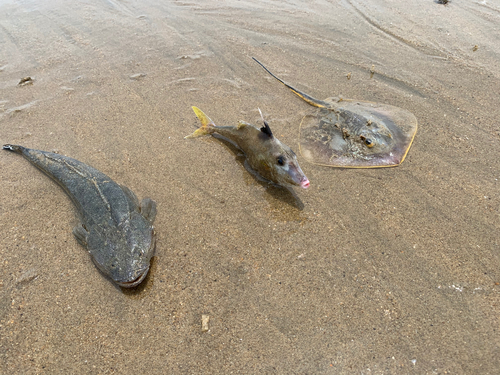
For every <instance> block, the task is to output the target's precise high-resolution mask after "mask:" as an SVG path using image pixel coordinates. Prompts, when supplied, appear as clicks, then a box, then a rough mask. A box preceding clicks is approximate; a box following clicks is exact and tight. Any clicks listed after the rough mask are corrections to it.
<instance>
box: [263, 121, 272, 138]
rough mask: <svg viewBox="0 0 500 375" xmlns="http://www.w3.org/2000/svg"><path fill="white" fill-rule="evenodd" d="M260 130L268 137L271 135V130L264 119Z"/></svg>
mask: <svg viewBox="0 0 500 375" xmlns="http://www.w3.org/2000/svg"><path fill="white" fill-rule="evenodd" d="M260 131H261V132H262V133H264V134H265V135H267V136H268V137H269V138H272V137H273V132H272V131H271V128H270V127H269V124H268V123H267V121H264V126H263V127H262V128H260Z"/></svg>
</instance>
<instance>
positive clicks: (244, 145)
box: [186, 107, 309, 189]
mask: <svg viewBox="0 0 500 375" xmlns="http://www.w3.org/2000/svg"><path fill="white" fill-rule="evenodd" d="M193 110H194V112H195V113H196V115H197V116H198V118H199V119H200V121H201V124H202V126H201V127H200V128H199V129H198V130H196V131H195V132H194V133H193V134H191V135H189V136H187V137H186V138H196V137H201V136H203V135H207V134H213V133H217V134H219V135H221V136H223V137H225V138H227V139H229V140H230V141H232V142H233V143H235V144H236V145H237V146H238V147H239V148H240V149H241V150H242V151H243V152H244V153H245V156H246V160H247V162H248V164H249V166H250V167H251V168H252V169H253V170H254V171H255V172H257V173H258V174H259V175H260V176H262V177H264V178H265V179H267V180H269V181H272V182H274V183H276V184H278V185H282V186H300V187H302V188H304V189H307V188H308V187H309V180H308V179H307V177H306V176H305V175H304V172H302V169H301V168H300V166H299V163H298V161H297V156H296V155H295V153H294V152H293V151H292V149H291V148H290V147H288V146H287V145H285V144H283V143H281V142H280V141H279V139H277V138H276V137H275V136H274V135H273V133H272V131H271V129H270V127H269V125H268V124H267V122H266V121H264V126H263V127H261V128H258V127H256V126H254V125H252V124H249V123H247V122H244V121H240V122H239V123H238V125H236V126H217V125H215V124H214V122H213V121H212V120H210V118H209V117H208V116H207V115H205V114H204V113H203V112H202V111H201V110H200V109H199V108H197V107H193Z"/></svg>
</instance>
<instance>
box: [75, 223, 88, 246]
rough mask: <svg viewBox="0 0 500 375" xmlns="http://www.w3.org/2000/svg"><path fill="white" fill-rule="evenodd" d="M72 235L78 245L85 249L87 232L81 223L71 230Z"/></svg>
mask: <svg viewBox="0 0 500 375" xmlns="http://www.w3.org/2000/svg"><path fill="white" fill-rule="evenodd" d="M73 235H74V236H75V238H76V240H77V241H78V243H79V244H80V245H82V246H83V247H87V237H88V235H89V232H87V230H86V229H85V228H84V227H83V225H82V224H81V223H80V224H78V225H77V226H76V227H74V228H73Z"/></svg>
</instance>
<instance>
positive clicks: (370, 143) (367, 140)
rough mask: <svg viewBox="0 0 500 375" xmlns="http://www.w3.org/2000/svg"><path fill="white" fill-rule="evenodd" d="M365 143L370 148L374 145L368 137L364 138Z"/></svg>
mask: <svg viewBox="0 0 500 375" xmlns="http://www.w3.org/2000/svg"><path fill="white" fill-rule="evenodd" d="M365 145H366V146H367V147H370V148H371V147H373V146H375V143H373V141H372V140H371V139H370V138H366V139H365Z"/></svg>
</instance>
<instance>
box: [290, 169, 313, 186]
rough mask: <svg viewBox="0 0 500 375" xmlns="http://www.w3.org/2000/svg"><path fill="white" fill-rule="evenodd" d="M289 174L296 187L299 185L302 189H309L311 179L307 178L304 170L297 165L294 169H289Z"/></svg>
mask: <svg viewBox="0 0 500 375" xmlns="http://www.w3.org/2000/svg"><path fill="white" fill-rule="evenodd" d="M288 173H289V175H290V177H291V178H292V180H293V184H294V185H298V186H300V187H301V188H302V189H307V188H308V187H309V185H310V182H309V179H308V178H307V177H306V175H305V174H304V172H302V169H301V168H300V166H299V165H298V164H295V165H294V166H293V167H292V168H289V170H288Z"/></svg>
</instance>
